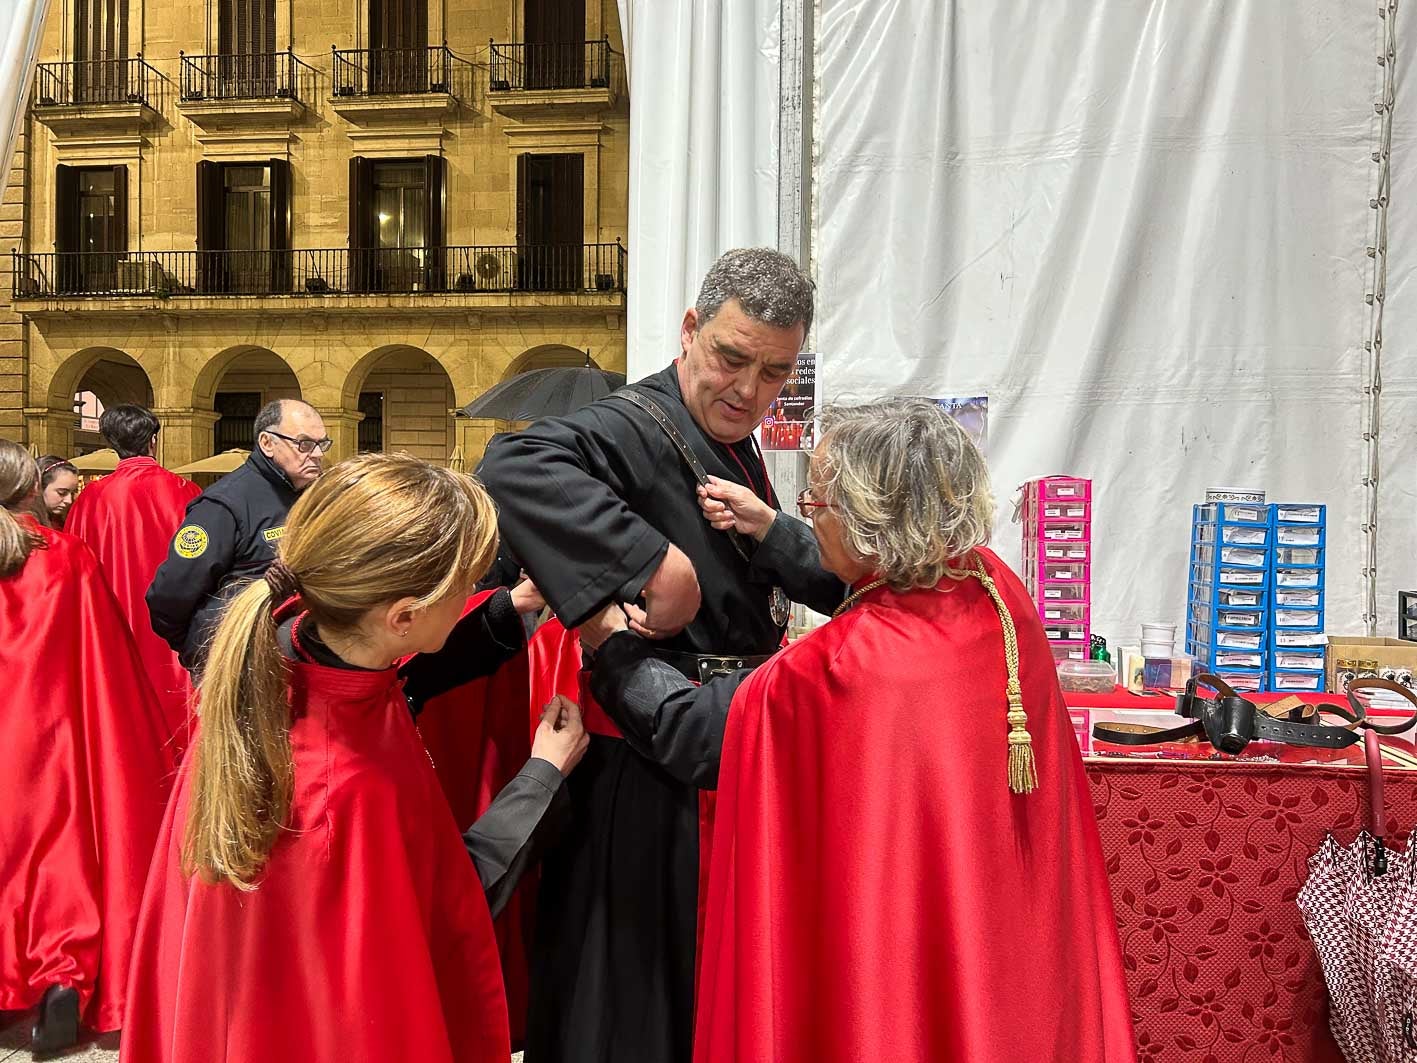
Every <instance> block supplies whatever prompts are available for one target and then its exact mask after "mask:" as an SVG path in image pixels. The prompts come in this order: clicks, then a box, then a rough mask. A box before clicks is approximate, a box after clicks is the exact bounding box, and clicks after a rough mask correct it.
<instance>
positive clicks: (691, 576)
mask: <svg viewBox="0 0 1417 1063" xmlns="http://www.w3.org/2000/svg"><path fill="white" fill-rule="evenodd" d="M641 593H642V594H643V595H644V599H645V608H644V610H643V611H641V610H638V609H634V608H633V607H631V608H630V609H629V610H628V612H629V613H630V630H631V631H634V632H637V633H638V634H641V635H644V636H645V637H646V638H651V639H665V638H668V637H669V636H671V635H677V634H678V633H679V632H681V631H683V630H684V628H686V627H687V626H688V625H689V622H690V621H691V620H693V619H694V617H695V616H697V615H698V612H699V604H700V602H701V601H702V600H703V599H702V596H701V595H700V593H699V576H698V573H697V572H695V571H694V563H693V562H692V561H690V560H689V557H688V555H687V554H685V553H684V551H683V550H680V549H679V548H678V547H677V546H675V545H674V544H673V543H670V544H669V552H668V553H667V554H665V555H664V560H663V561H661V562H660V563H659V567H658V568H657V569H655V570H654V575H653V576H651V577H650V578H649V582H648V583H646V584H645V586H644V590H643V591H642V592H641Z"/></svg>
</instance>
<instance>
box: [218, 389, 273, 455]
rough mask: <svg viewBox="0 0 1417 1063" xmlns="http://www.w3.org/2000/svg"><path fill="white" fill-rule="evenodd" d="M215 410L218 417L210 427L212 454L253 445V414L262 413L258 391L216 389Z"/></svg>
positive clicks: (243, 448) (254, 428) (247, 447)
mask: <svg viewBox="0 0 1417 1063" xmlns="http://www.w3.org/2000/svg"><path fill="white" fill-rule="evenodd" d="M215 407H216V412H217V413H219V414H221V419H220V420H218V421H217V423H216V424H215V425H213V426H212V453H213V454H220V453H221V452H222V451H224V450H232V449H234V448H237V447H239V448H240V449H242V450H250V449H251V448H252V447H253V446H255V442H254V439H255V435H256V414H258V413H260V412H261V393H260V392H259V391H218V392H217V393H216V402H215Z"/></svg>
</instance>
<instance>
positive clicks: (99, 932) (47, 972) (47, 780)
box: [0, 518, 172, 1031]
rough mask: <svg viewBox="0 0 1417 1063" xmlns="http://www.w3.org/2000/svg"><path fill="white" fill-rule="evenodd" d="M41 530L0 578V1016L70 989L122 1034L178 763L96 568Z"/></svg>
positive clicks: (58, 536) (77, 548)
mask: <svg viewBox="0 0 1417 1063" xmlns="http://www.w3.org/2000/svg"><path fill="white" fill-rule="evenodd" d="M21 519H22V520H23V521H24V523H25V524H26V525H27V526H28V527H30V528H31V529H35V528H36V525H34V523H33V522H31V521H29V520H28V519H26V518H21ZM37 530H38V531H39V534H40V535H42V536H43V538H44V542H45V547H44V548H43V549H38V550H35V551H34V552H33V553H31V554H30V556H29V559H28V560H27V561H26V562H25V565H24V567H23V568H22V569H20V571H19V572H18V573H15V574H12V575H10V576H8V577H6V578H5V579H0V673H3V675H4V677H5V683H6V690H7V695H6V697H5V699H4V703H5V710H4V712H3V713H0V750H4V771H0V1010H3V1011H11V1010H21V1009H25V1008H29V1007H32V1006H34V1005H35V1004H36V1003H38V1002H39V999H40V997H41V996H42V995H43V993H44V990H45V989H46V988H48V987H49V986H51V985H68V986H73V987H75V988H76V989H78V991H79V995H80V1001H81V1004H82V1008H83V1011H82V1018H83V1021H84V1023H85V1025H87V1026H88V1027H90V1028H91V1029H93V1030H98V1031H107V1030H116V1029H118V1027H119V1026H120V1025H121V1024H122V1016H123V1005H124V999H125V996H126V983H127V976H128V958H129V950H130V947H131V944H132V938H133V927H134V923H135V922H136V920H137V916H138V905H139V901H140V899H141V897H142V892H143V879H144V877H145V875H146V874H147V869H148V859H149V857H150V856H151V854H152V849H153V843H154V841H155V840H156V838H157V832H158V825H159V823H160V822H161V819H162V808H163V803H164V801H165V800H166V798H167V792H168V789H169V787H170V786H171V782H172V759H171V753H170V751H168V750H166V749H165V748H164V746H163V737H164V733H165V732H164V731H163V721H162V710H161V709H160V708H159V706H158V702H157V697H156V695H154V694H153V691H152V688H151V687H150V686H149V685H148V682H147V680H146V678H144V676H143V669H142V664H141V662H140V661H139V659H138V652H137V650H136V649H135V648H134V645H133V640H132V637H131V636H130V635H129V633H128V624H127V621H125V620H124V619H123V615H122V613H121V612H119V608H118V603H117V602H116V601H115V600H114V598H113V594H112V592H111V591H110V590H109V589H108V585H107V584H106V583H105V582H104V579H103V574H102V572H101V571H100V570H99V566H98V562H97V561H96V560H95V559H94V556H93V554H92V553H91V552H90V551H89V549H88V547H86V546H84V544H83V543H81V542H80V541H79V540H78V539H75V538H74V537H73V536H71V535H67V534H65V533H64V532H56V531H51V530H50V529H48V528H43V529H37Z"/></svg>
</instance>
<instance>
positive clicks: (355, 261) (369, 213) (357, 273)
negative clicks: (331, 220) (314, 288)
mask: <svg viewBox="0 0 1417 1063" xmlns="http://www.w3.org/2000/svg"><path fill="white" fill-rule="evenodd" d="M373 246H374V167H373V163H372V162H370V160H368V159H366V158H364V157H363V156H360V155H356V156H354V157H353V158H352V159H350V160H349V286H350V289H351V290H352V291H356V292H364V291H368V290H369V286H370V280H371V278H372V274H373V269H372V267H373V260H374V255H373V253H372V251H371V250H370V249H371V248H372V247H373Z"/></svg>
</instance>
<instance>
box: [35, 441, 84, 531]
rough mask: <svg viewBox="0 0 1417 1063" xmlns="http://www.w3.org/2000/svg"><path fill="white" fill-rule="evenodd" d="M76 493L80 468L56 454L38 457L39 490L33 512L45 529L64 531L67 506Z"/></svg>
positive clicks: (72, 502)
mask: <svg viewBox="0 0 1417 1063" xmlns="http://www.w3.org/2000/svg"><path fill="white" fill-rule="evenodd" d="M78 496H79V470H78V469H76V468H74V466H73V465H72V464H71V463H70V462H67V461H65V460H64V459H63V458H61V457H60V456H59V455H58V454H45V455H44V456H43V457H41V458H40V459H39V493H38V494H37V495H35V499H34V511H35V514H36V515H37V516H38V517H39V522H40V523H41V524H43V525H44V526H45V527H47V528H57V529H59V530H60V531H63V530H64V521H65V520H66V519H67V517H68V513H69V507H70V506H72V505H73V504H74V501H75V500H76V499H77V498H78Z"/></svg>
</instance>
